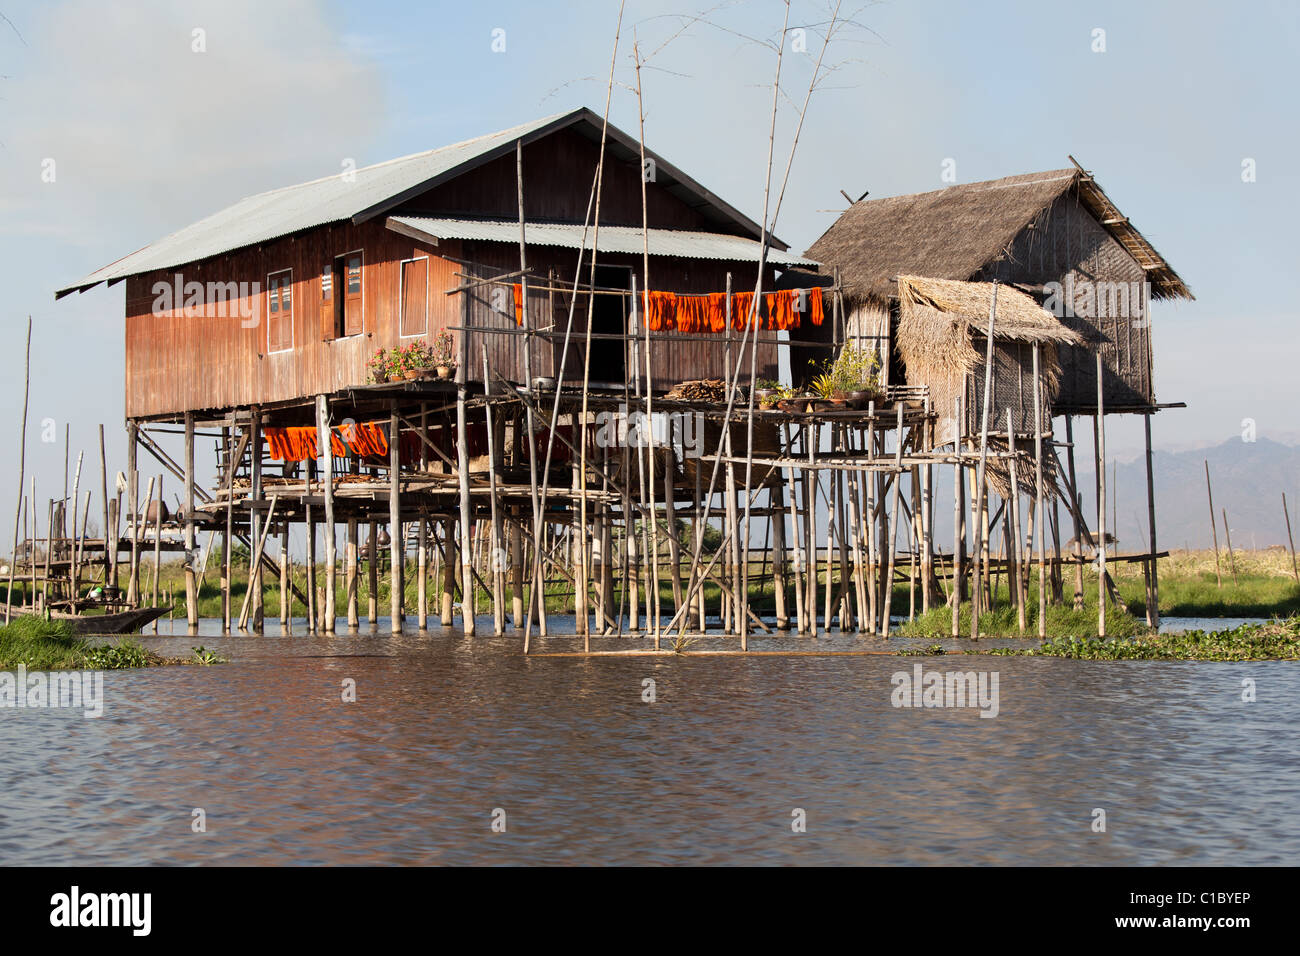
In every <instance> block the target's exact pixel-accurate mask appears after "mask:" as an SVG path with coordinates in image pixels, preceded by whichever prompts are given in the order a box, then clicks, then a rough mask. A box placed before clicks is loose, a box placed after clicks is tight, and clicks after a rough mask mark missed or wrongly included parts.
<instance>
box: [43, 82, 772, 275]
mask: <svg viewBox="0 0 1300 956" xmlns="http://www.w3.org/2000/svg"><path fill="white" fill-rule="evenodd" d="M575 124H577V126H578V128H579V129H584V128H585V127H584V124H585V126H590V127H594V130H595V131H594V132H593V131H588V133H587V135H589V136H592V137H598V135H599V129H600V128H601V126H602V125H603V120H602V118H601V117H600V116H598V115H597V114H595V113H593V112H592V111H591V110H589V109H586V108H585V107H584V108H579V109H576V110H569V111H568V112H565V113H556V114H555V115H553V116H546V117H543V118H542V119H538V120H533V121H532V122H530V123H524V124H523V125H521V126H514V127H511V128H510V129H505V130H501V131H499V132H496V133H490V134H488V135H486V136H480V137H477V138H476V139H470V140H466V141H464V142H462V143H456V144H454V145H451V146H443V147H440V148H438V149H433V150H428V151H427V152H423V153H415V154H413V155H411V156H404V157H401V158H399V159H392V160H389V161H387V162H384V163H378V164H376V165H374V166H366V167H363V168H361V169H358V170H355V171H354V172H353V173H351V174H349V175H347V176H346V177H345V176H344V175H343V174H340V175H338V176H329V177H327V178H325V179H317V180H313V181H312V182H307V183H302V184H300V185H297V186H287V187H284V188H282V189H273V190H271V191H270V192H265V193H259V194H258V195H256V196H250V197H248V198H247V199H241V200H240V201H239V202H237V203H235V204H234V205H233V206H230V207H228V208H226V209H223V210H221V211H220V212H218V213H216V214H214V215H211V216H208V217H207V218H206V219H201V220H199V221H198V222H196V223H194V224H193V225H190V226H186V227H185V228H184V229H181V230H179V231H177V232H174V233H172V234H171V235H169V236H166V237H164V238H162V239H159V240H158V241H156V242H153V243H150V244H149V245H147V246H145V247H144V248H142V249H139V250H137V251H135V252H133V253H131V254H130V255H128V256H125V257H123V258H121V259H118V260H117V261H116V262H113V263H110V264H109V265H107V266H105V267H104V268H102V269H99V270H97V271H95V272H92V273H91V274H90V275H88V276H85V277H84V278H82V279H80V280H78V281H77V282H74V283H71V284H70V285H67V286H65V287H63V288H61V289H59V290H58V291H57V292H56V293H55V297H56V298H58V297H60V296H64V295H67V294H68V293H70V292H77V291H81V292H84V291H85V290H86V289H89V288H91V287H92V286H94V285H97V284H98V283H100V282H115V281H118V280H121V279H125V278H126V277H128V276H132V275H139V274H140V273H142V272H149V271H152V270H154V269H168V268H172V267H174V266H180V265H184V264H186V263H189V262H197V261H199V260H202V259H207V258H210V257H211V256H216V255H222V254H224V253H227V252H233V251H234V250H236V249H242V248H244V247H246V246H252V245H256V244H257V243H260V242H268V241H270V240H272V239H278V238H280V237H282V236H287V235H290V234H292V233H295V232H300V231H302V230H304V229H311V228H313V227H315V226H322V225H325V224H326V223H331V222H340V221H345V220H351V221H353V222H362V221H365V220H367V219H370V218H373V217H374V216H377V215H382V214H383V213H385V212H387V211H388V210H389V209H391V208H393V207H394V206H396V205H398V204H399V203H401V202H402V201H404V200H405V199H407V198H409V197H411V196H413V195H417V194H418V193H420V192H422V191H424V190H426V189H429V188H432V187H434V186H436V185H438V184H439V183H441V182H445V181H447V180H449V179H452V178H454V177H455V176H457V175H459V174H460V173H462V172H464V171H465V170H466V169H467V168H473V167H474V166H476V165H479V164H481V163H483V162H487V161H490V160H492V159H494V158H496V157H497V156H499V155H502V154H504V153H506V152H508V151H509V150H511V149H513V148H514V143H515V141H516V140H519V139H523V140H524V141H525V142H530V141H532V140H533V139H537V138H541V137H543V136H546V135H549V134H550V133H551V132H553V131H555V130H557V129H561V128H564V127H567V126H573V125H575ZM609 148H610V152H611V153H613V154H614V155H623V154H625V155H623V158H625V159H626V158H628V157H631V158H633V159H635V160H636V162H638V163H639V162H640V159H639V155H638V148H637V143H636V141H635V140H634V139H632V138H631V137H629V136H627V134H625V133H623V132H621V131H620V130H618V129H616V128H615V127H614V126H613V125H612V124H611V125H610V126H609ZM646 155H647V156H653V157H655V160H656V164H657V166H656V168H657V170H658V171H659V174H660V179H661V180H662V184H663V185H664V187H665V188H666V189H668V190H669V191H671V192H673V194H674V195H677V196H678V197H679V198H681V199H682V200H683V201H686V202H689V203H690V204H691V205H693V206H695V207H697V208H701V209H703V210H706V211H707V213H708V214H709V215H710V216H712V217H716V218H717V219H718V220H719V221H720V222H725V223H728V224H735V225H736V226H738V227H739V228H740V229H742V230H743V231H747V232H750V233H751V234H753V235H755V236H757V235H759V234H760V233H759V226H758V224H757V223H755V222H753V221H752V220H750V219H749V218H747V217H746V216H744V215H743V214H742V213H740V212H739V211H738V210H736V209H734V208H733V207H732V206H730V205H728V204H727V203H725V202H723V201H722V200H721V199H719V198H718V197H717V196H715V195H713V194H712V193H711V192H709V191H708V190H707V189H705V188H704V187H703V186H702V185H701V184H699V183H698V182H696V181H695V180H693V179H691V178H690V177H689V176H686V175H685V174H684V173H682V172H681V171H680V170H677V169H676V168H675V167H673V166H672V165H671V164H670V163H668V162H666V161H665V160H663V159H662V158H661V157H658V156H656V155H655V154H654V153H653V152H651V151H650V150H646ZM772 242H773V243H774V245H775V247H776V248H784V243H781V242H780V240H778V239H776V238H775V237H772ZM602 245H603V243H602ZM574 248H577V246H576V245H575V246H574ZM638 248H639V247H638ZM773 252H775V249H774V250H773ZM683 254H684V253H683ZM769 258H770V259H771V261H772V262H774V263H776V262H778V259H777V258H776V256H775V255H772V256H770V257H769Z"/></svg>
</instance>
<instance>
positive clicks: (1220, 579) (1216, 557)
mask: <svg viewBox="0 0 1300 956" xmlns="http://www.w3.org/2000/svg"><path fill="white" fill-rule="evenodd" d="M1205 494H1206V496H1207V497H1208V498H1209V500H1210V535H1211V537H1212V538H1213V540H1214V579H1215V581H1217V582H1218V586H1219V587H1220V588H1222V587H1223V574H1222V572H1221V571H1220V570H1219V532H1218V531H1217V530H1216V529H1215V527H1214V489H1213V488H1211V487H1210V461H1209V459H1208V458H1207V459H1205Z"/></svg>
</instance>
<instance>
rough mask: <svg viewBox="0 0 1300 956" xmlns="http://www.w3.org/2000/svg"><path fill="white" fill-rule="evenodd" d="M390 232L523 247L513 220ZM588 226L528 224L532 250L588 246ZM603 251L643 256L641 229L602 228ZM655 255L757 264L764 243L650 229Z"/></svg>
mask: <svg viewBox="0 0 1300 956" xmlns="http://www.w3.org/2000/svg"><path fill="white" fill-rule="evenodd" d="M388 228H389V229H392V230H394V231H396V232H400V233H402V234H403V235H409V236H414V237H415V238H422V239H423V238H431V239H435V240H436V239H477V240H481V241H485V242H511V243H516V244H517V243H518V242H519V221H518V220H509V219H490V220H480V219H435V218H430V217H427V216H390V217H389V219H388ZM583 229H584V227H583V226H580V225H573V224H571V223H550V222H528V223H526V224H525V230H526V233H525V234H526V236H527V240H528V244H529V245H530V246H534V245H535V246H562V247H564V248H566V249H577V248H578V247H579V246H581V245H583V241H582V239H583ZM599 238H600V247H599V251H600V252H626V253H631V254H633V255H638V256H639V255H641V253H642V251H643V248H644V246H643V242H642V230H641V227H640V226H601V227H600V237H599ZM592 242H593V235H592V230H590V229H588V230H587V241H586V248H588V249H590V248H591V247H592ZM645 245H648V247H649V250H650V255H652V256H680V257H682V258H685V259H723V260H727V261H729V262H757V261H758V253H759V243H758V241H757V240H755V239H747V238H745V237H744V236H728V235H725V234H722V233H716V232H688V231H686V230H678V229H650V230H648V232H647V242H646V243H645ZM767 261H768V262H770V263H772V264H773V265H778V266H788V265H816V263H815V262H813V260H811V259H805V258H803V257H802V256H796V255H793V254H791V253H789V252H781V251H779V250H777V249H773V248H771V247H770V246H769V247H768V250H767Z"/></svg>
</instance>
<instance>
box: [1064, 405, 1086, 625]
mask: <svg viewBox="0 0 1300 956" xmlns="http://www.w3.org/2000/svg"><path fill="white" fill-rule="evenodd" d="M1065 450H1066V462H1067V464H1068V465H1069V479H1070V518H1071V521H1072V522H1073V525H1074V609H1075V610H1076V611H1082V610H1083V512H1082V506H1081V505H1080V502H1079V493H1078V488H1079V486H1078V484H1077V483H1076V479H1075V471H1074V419H1073V418H1072V417H1071V416H1069V415H1066V416H1065Z"/></svg>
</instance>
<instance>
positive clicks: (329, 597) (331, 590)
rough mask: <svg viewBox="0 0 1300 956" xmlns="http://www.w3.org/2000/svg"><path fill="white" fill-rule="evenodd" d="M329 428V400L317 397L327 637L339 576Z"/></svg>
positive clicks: (324, 605) (331, 444)
mask: <svg viewBox="0 0 1300 956" xmlns="http://www.w3.org/2000/svg"><path fill="white" fill-rule="evenodd" d="M333 431H334V430H333V428H331V427H330V406H329V396H328V395H324V394H320V395H317V396H316V444H317V445H318V446H319V447H320V455H321V492H322V494H323V495H324V497H325V515H324V518H325V524H324V528H323V532H324V536H325V600H324V601H323V602H322V607H321V610H322V612H323V613H324V627H323V628H322V630H323V631H324V632H325V633H326V634H333V633H334V622H335V620H336V618H337V616H338V614H337V610H336V608H335V600H336V598H335V590H336V588H337V575H338V531H337V528H336V525H335V523H334V435H333Z"/></svg>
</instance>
